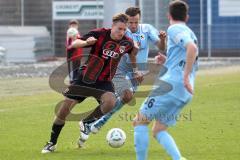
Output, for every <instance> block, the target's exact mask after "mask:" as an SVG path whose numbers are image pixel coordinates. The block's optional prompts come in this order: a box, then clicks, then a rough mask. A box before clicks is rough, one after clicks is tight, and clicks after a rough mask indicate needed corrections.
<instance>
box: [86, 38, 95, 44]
mask: <svg viewBox="0 0 240 160" xmlns="http://www.w3.org/2000/svg"><path fill="white" fill-rule="evenodd" d="M86 42H87V44H88V45H93V44H95V43H96V42H97V39H96V38H94V37H89V38H88V39H87V40H86Z"/></svg>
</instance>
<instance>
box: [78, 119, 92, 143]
mask: <svg viewBox="0 0 240 160" xmlns="http://www.w3.org/2000/svg"><path fill="white" fill-rule="evenodd" d="M79 127H80V137H79V140H78V147H79V148H82V147H83V145H84V143H85V141H86V140H87V139H88V138H89V134H90V132H91V131H90V126H89V124H87V123H83V122H82V121H80V122H79Z"/></svg>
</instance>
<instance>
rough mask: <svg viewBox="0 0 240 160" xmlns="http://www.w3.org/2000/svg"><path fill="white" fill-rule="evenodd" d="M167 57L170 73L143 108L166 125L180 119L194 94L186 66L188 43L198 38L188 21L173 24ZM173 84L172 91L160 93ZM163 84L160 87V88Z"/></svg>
mask: <svg viewBox="0 0 240 160" xmlns="http://www.w3.org/2000/svg"><path fill="white" fill-rule="evenodd" d="M167 35H168V43H167V59H166V62H165V64H164V66H165V67H166V68H167V71H166V73H165V74H164V75H163V76H162V77H159V79H160V80H161V81H160V82H163V81H164V83H165V84H164V83H162V85H158V84H155V85H154V88H155V89H154V90H153V91H152V93H151V94H150V96H149V97H148V98H147V99H146V100H145V102H144V103H143V104H142V106H141V109H140V112H141V114H143V115H145V116H146V117H147V118H148V119H149V120H153V119H156V120H158V121H160V122H161V123H162V124H165V125H166V126H172V125H174V124H175V123H176V120H177V118H178V116H179V113H180V111H181V110H182V109H183V108H184V106H185V105H186V104H187V103H188V102H189V101H190V100H191V99H192V95H191V94H190V93H189V92H188V91H187V89H186V88H185V87H184V82H183V77H184V66H185V64H186V45H187V44H188V43H189V42H193V43H196V44H197V38H196V36H195V34H194V33H193V32H192V30H191V29H190V28H188V27H187V26H186V25H185V24H184V23H179V24H174V25H171V26H170V27H169V28H168V30H167ZM196 70H197V59H196V61H195V63H194V65H193V69H192V72H191V73H190V77H189V80H190V83H191V85H192V87H194V79H195V72H196ZM166 84H168V85H169V86H171V87H170V88H171V89H170V90H169V91H166V92H165V93H164V94H160V93H161V92H160V91H161V89H164V88H166V86H167V85H166ZM156 87H159V88H156Z"/></svg>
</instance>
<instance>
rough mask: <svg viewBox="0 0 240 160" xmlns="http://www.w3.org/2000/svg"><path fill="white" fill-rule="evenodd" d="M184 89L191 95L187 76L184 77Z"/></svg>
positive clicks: (190, 86) (191, 89)
mask: <svg viewBox="0 0 240 160" xmlns="http://www.w3.org/2000/svg"><path fill="white" fill-rule="evenodd" d="M183 83H184V87H185V88H186V89H187V91H188V92H189V93H191V94H193V88H192V85H191V84H190V82H189V78H188V76H184V82H183Z"/></svg>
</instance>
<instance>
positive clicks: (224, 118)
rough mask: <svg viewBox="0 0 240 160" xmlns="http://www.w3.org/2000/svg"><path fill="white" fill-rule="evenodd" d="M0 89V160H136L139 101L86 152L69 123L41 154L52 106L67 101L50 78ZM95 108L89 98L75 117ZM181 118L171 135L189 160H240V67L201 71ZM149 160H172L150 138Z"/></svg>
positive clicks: (1, 83)
mask: <svg viewBox="0 0 240 160" xmlns="http://www.w3.org/2000/svg"><path fill="white" fill-rule="evenodd" d="M0 87H1V92H0V160H48V159H49V160H65V159H69V160H134V159H135V152H134V144H133V127H132V125H131V120H132V118H133V117H134V114H135V113H136V112H137V110H138V108H139V107H140V105H141V102H142V101H143V100H144V99H137V105H136V106H125V107H124V108H123V109H122V110H121V111H120V112H118V113H117V114H115V115H114V117H113V118H112V119H111V121H109V123H108V124H107V125H106V126H104V128H103V129H102V130H101V132H99V133H98V134H97V135H91V136H90V138H89V140H88V141H87V143H86V147H85V148H84V149H78V148H76V140H77V138H78V135H79V129H78V123H77V122H75V121H73V122H69V123H66V125H65V127H64V129H63V131H62V133H61V135H60V138H59V143H58V148H57V151H56V152H55V153H52V154H46V155H42V154H41V153H40V152H41V149H42V147H43V145H44V144H45V142H47V141H48V140H49V135H50V129H51V125H52V120H53V117H54V107H55V106H56V104H57V103H58V102H59V101H61V100H62V98H63V97H62V96H61V94H59V93H56V92H54V91H51V90H50V89H49V86H48V79H47V78H24V79H1V80H0ZM95 106H96V102H95V101H94V100H93V99H88V100H87V101H85V102H84V103H83V104H80V105H78V106H77V107H76V108H75V109H74V110H73V112H74V113H79V112H82V111H84V110H87V109H88V107H91V108H93V107H95ZM182 115H184V116H183V117H182V118H180V120H179V122H178V123H177V125H176V126H175V127H173V128H170V129H169V132H170V133H171V134H172V135H173V137H174V138H175V140H176V142H177V144H178V146H179V148H180V150H181V152H182V154H183V155H184V156H185V157H186V158H187V159H188V160H239V159H240V67H230V68H219V69H213V70H204V71H200V72H199V73H198V77H197V81H196V88H195V96H194V99H193V101H192V102H191V103H190V104H189V105H188V106H187V107H186V108H185V109H184V111H183V113H182ZM113 127H119V128H122V129H123V130H124V131H125V132H126V134H127V140H126V144H125V145H124V146H123V147H122V148H119V149H113V148H111V147H109V146H108V145H107V143H106V140H105V136H106V133H107V131H108V130H109V129H110V128H113ZM150 127H151V126H150ZM149 131H151V128H149ZM149 160H170V158H169V156H168V155H167V154H166V153H165V151H164V150H163V149H162V147H161V146H160V145H158V143H157V142H156V141H155V140H154V138H152V136H151V133H150V148H149Z"/></svg>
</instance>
